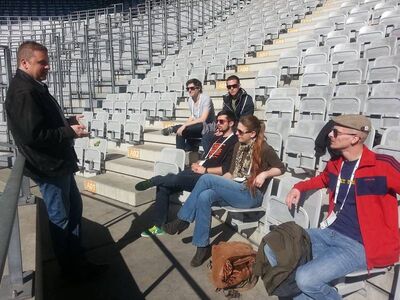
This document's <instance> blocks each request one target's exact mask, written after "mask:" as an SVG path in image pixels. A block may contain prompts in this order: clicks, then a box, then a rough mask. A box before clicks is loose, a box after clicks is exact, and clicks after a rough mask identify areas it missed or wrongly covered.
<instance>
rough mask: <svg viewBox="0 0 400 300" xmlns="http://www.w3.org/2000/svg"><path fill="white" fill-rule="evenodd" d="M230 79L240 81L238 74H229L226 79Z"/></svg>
mask: <svg viewBox="0 0 400 300" xmlns="http://www.w3.org/2000/svg"><path fill="white" fill-rule="evenodd" d="M229 80H236V81H237V83H240V79H239V77H237V76H236V75H231V76H229V77H228V78H227V79H226V81H227V82H228V81H229Z"/></svg>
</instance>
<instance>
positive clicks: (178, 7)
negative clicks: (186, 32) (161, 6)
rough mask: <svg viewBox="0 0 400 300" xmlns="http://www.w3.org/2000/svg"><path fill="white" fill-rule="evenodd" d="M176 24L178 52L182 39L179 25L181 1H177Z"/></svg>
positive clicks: (180, 25) (180, 24)
mask: <svg viewBox="0 0 400 300" xmlns="http://www.w3.org/2000/svg"><path fill="white" fill-rule="evenodd" d="M176 23H177V34H178V50H181V45H182V44H181V42H182V41H181V39H182V37H181V36H182V29H181V27H182V23H181V0H177V8H176Z"/></svg>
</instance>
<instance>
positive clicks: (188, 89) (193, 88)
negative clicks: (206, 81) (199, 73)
mask: <svg viewBox="0 0 400 300" xmlns="http://www.w3.org/2000/svg"><path fill="white" fill-rule="evenodd" d="M195 89H197V87H195V86H188V87H187V88H186V91H187V92H189V91H194V90H195Z"/></svg>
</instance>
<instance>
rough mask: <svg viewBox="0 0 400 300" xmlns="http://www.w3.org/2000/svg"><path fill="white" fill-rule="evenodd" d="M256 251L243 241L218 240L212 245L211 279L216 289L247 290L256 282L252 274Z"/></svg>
mask: <svg viewBox="0 0 400 300" xmlns="http://www.w3.org/2000/svg"><path fill="white" fill-rule="evenodd" d="M256 253H257V252H256V251H254V250H253V248H252V247H251V245H250V244H247V243H243V242H220V243H219V244H218V245H213V246H212V252H211V260H212V274H211V280H212V282H213V284H214V286H215V287H216V288H217V289H228V288H241V290H247V289H249V288H252V287H253V286H254V285H255V283H257V278H256V277H255V276H253V264H254V263H255V261H256Z"/></svg>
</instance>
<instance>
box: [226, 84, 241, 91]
mask: <svg viewBox="0 0 400 300" xmlns="http://www.w3.org/2000/svg"><path fill="white" fill-rule="evenodd" d="M238 87H239V85H238V84H237V83H236V84H231V85H229V84H227V85H226V88H227V89H228V90H230V89H237V88H238Z"/></svg>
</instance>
